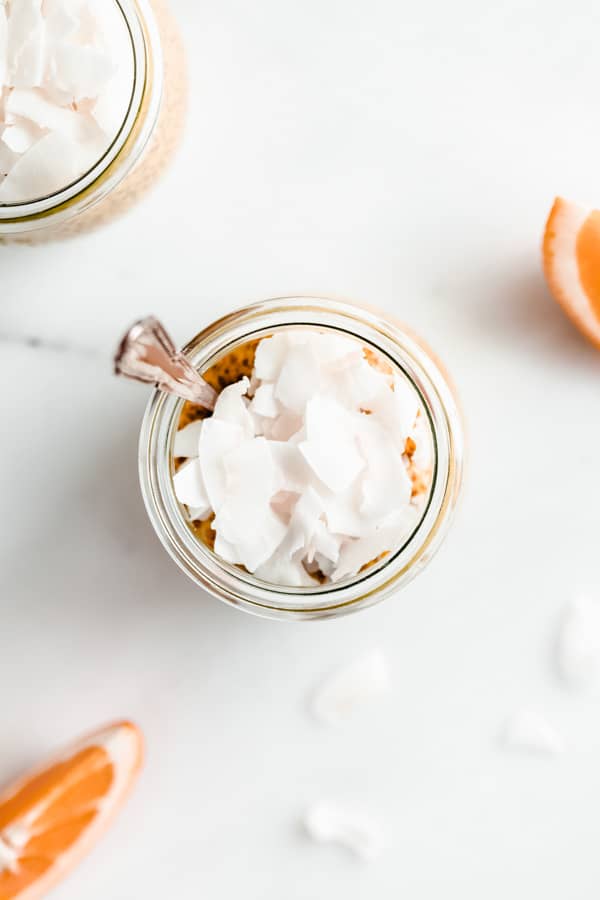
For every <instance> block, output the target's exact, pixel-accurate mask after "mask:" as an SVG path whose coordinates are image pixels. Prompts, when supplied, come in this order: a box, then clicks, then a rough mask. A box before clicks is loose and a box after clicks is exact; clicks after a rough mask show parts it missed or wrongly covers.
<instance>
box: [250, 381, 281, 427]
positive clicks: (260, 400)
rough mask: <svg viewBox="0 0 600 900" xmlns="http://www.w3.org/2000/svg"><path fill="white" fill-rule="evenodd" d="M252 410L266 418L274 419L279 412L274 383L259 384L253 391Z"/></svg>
mask: <svg viewBox="0 0 600 900" xmlns="http://www.w3.org/2000/svg"><path fill="white" fill-rule="evenodd" d="M250 406H251V409H252V412H254V413H256V415H258V416H263V417H265V418H267V419H274V418H275V416H278V415H279V413H280V412H281V407H280V405H279V403H278V402H277V400H276V399H275V385H274V384H269V383H266V384H261V385H260V387H258V388H257V389H256V391H255V393H254V397H253V398H252V403H251V405H250Z"/></svg>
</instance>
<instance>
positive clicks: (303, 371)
mask: <svg viewBox="0 0 600 900" xmlns="http://www.w3.org/2000/svg"><path fill="white" fill-rule="evenodd" d="M425 422H426V416H425V413H424V410H423V409H422V405H421V403H420V401H419V398H418V395H417V393H416V391H415V390H414V389H413V387H412V386H411V385H410V383H409V382H408V381H407V380H406V379H405V378H404V376H402V375H401V374H400V373H394V372H393V370H392V369H391V367H390V366H389V365H387V364H385V363H384V362H383V360H379V359H378V358H377V357H376V356H375V354H374V353H373V351H368V353H367V351H366V350H365V349H364V348H363V347H362V346H361V344H360V343H359V342H358V341H357V340H354V339H353V338H349V337H342V336H337V335H329V334H326V333H320V332H317V331H312V330H309V329H298V330H295V329H289V330H285V331H282V332H280V333H277V334H276V335H275V336H273V337H270V338H265V339H263V340H262V341H260V343H259V344H258V347H257V350H256V357H255V364H254V371H253V372H252V377H251V378H250V379H248V378H246V377H244V378H242V379H240V380H239V381H238V382H236V383H234V384H231V385H229V386H228V387H226V388H224V390H222V391H221V393H220V395H219V398H218V400H217V403H216V406H215V409H214V413H213V415H212V416H211V417H210V418H208V419H204V420H203V421H201V422H193V423H192V424H190V425H187V426H186V427H185V428H183V429H181V431H179V432H177V434H176V437H175V440H174V449H173V453H174V456H176V457H180V458H181V457H183V458H185V459H187V460H191V461H193V463H192V462H187V463H185V464H184V466H183V467H182V468H180V469H179V470H178V472H177V473H176V475H175V476H174V486H175V493H176V496H177V498H178V500H179V501H180V502H181V503H183V504H185V505H186V506H187V507H188V511H189V516H190V518H205V519H206V518H209V517H211V516H212V517H214V519H213V521H212V528H213V529H214V531H215V532H216V541H215V552H216V553H218V554H220V555H221V556H222V557H223V558H224V559H226V560H227V561H228V562H231V563H233V564H236V565H243V566H245V568H246V569H248V571H250V572H252V573H254V574H255V575H256V576H257V577H258V578H260V579H262V580H264V581H267V582H269V583H273V584H278V585H286V586H293V587H298V586H311V585H313V586H314V585H315V584H317V583H318V581H330V582H339V581H341V580H342V579H344V578H350V577H353V576H355V575H356V574H357V573H358V572H359V571H360V570H361V569H362V568H364V567H365V566H368V565H369V564H371V563H373V562H375V561H377V560H378V559H379V558H381V557H382V556H385V555H386V554H389V553H391V552H394V551H395V550H397V549H398V548H399V547H401V546H402V544H403V543H404V542H405V541H406V540H407V539H408V537H409V536H410V535H411V533H412V532H413V530H414V529H415V527H416V525H417V524H418V521H419V518H420V516H421V514H422V510H423V506H424V503H425V501H426V498H427V491H428V489H429V485H430V483H431V470H432V440H431V434H430V431H429V428H428V426H427V427H426V426H425V424H424V423H425ZM407 446H409V447H410V453H409V452H407ZM417 457H418V464H417V463H416V458H417Z"/></svg>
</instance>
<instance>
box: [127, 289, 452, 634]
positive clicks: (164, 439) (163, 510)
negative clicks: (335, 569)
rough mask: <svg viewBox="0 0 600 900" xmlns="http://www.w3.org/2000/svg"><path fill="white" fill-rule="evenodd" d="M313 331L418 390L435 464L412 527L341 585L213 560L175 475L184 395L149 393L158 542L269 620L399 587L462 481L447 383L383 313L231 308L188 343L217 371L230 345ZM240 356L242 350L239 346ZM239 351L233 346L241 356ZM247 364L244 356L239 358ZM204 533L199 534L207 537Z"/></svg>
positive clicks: (306, 615)
mask: <svg viewBox="0 0 600 900" xmlns="http://www.w3.org/2000/svg"><path fill="white" fill-rule="evenodd" d="M290 329H296V330H298V329H303V330H306V329H311V330H315V331H318V332H321V333H326V334H327V333H328V334H337V335H341V336H345V337H351V338H354V339H355V340H356V341H357V342H359V343H360V345H362V347H363V348H364V351H365V352H366V354H369V353H370V352H372V353H374V354H375V355H376V356H377V357H378V358H379V359H382V360H383V361H384V363H385V364H386V365H387V366H390V367H391V369H392V370H393V371H394V372H397V373H399V375H400V376H401V377H402V378H404V379H406V381H407V383H408V384H410V386H411V387H412V389H414V391H415V392H416V395H417V397H418V400H419V403H420V409H421V410H422V413H423V415H424V416H425V420H426V423H427V430H428V434H429V437H430V446H431V461H432V465H431V469H430V479H429V484H428V489H427V494H426V496H425V497H424V498H423V503H422V506H421V507H420V512H419V517H418V519H417V520H416V525H415V526H414V528H413V530H412V533H410V534H409V536H408V537H407V538H406V539H405V540H404V541H403V543H402V545H401V546H397V547H395V548H393V549H392V550H390V552H388V553H386V554H385V555H383V556H382V557H381V558H378V559H375V560H373V561H372V562H371V563H370V564H369V565H368V566H365V567H363V568H362V569H361V570H360V571H359V572H358V574H356V575H354V576H351V577H348V578H344V579H343V580H341V581H339V582H331V581H329V582H327V583H319V582H318V581H315V583H314V585H312V586H310V587H288V586H286V585H279V584H272V583H267V582H265V581H261V580H259V579H258V578H256V577H255V576H254V575H252V574H251V573H249V572H248V571H246V570H245V569H244V568H243V567H241V566H237V565H232V564H230V563H228V562H226V561H224V560H223V559H222V558H221V557H219V556H218V555H217V554H216V553H215V552H214V551H213V550H212V549H211V542H210V540H207V539H206V535H207V534H208V530H207V529H206V528H205V529H202V528H199V527H198V526H197V524H196V523H192V522H190V521H189V517H188V516H187V515H186V512H187V510H186V507H185V506H183V505H182V504H180V503H179V502H178V500H177V497H176V495H175V490H174V484H173V476H174V473H175V471H176V469H177V465H178V462H179V461H178V460H176V459H175V457H174V452H173V445H174V439H175V435H176V432H177V430H178V428H180V427H181V424H182V421H183V423H185V421H186V420H188V419H189V416H188V415H187V410H186V409H185V407H184V402H183V401H182V400H178V399H177V398H175V397H173V396H172V395H168V394H165V393H162V392H160V391H155V393H154V394H153V396H152V398H151V400H150V402H149V404H148V407H147V410H146V413H145V416H144V420H143V423H142V429H141V436H140V444H139V474H140V481H141V488H142V494H143V497H144V501H145V504H146V509H147V512H148V515H149V517H150V520H151V522H152V524H153V526H154V528H155V530H156V532H157V534H158V536H159V538H160V540H161V541H162V543H163V545H164V547H165V548H166V550H167V551H168V552H169V554H170V555H171V557H172V558H173V559H174V560H175V562H176V563H177V564H178V565H179V566H180V568H181V569H183V571H184V572H185V573H186V574H187V575H188V576H189V577H190V578H191V579H192V580H193V581H194V582H195V583H196V584H197V585H198V586H200V587H202V588H205V589H206V590H207V591H209V592H210V593H211V594H213V595H214V596H216V597H219V598H220V599H221V600H224V601H226V602H228V603H231V604H233V605H234V606H237V607H239V608H240V609H244V610H246V611H247V612H252V613H255V614H257V615H261V616H266V617H270V618H287V619H314V618H325V617H333V616H339V615H343V614H345V613H349V612H352V611H354V610H358V609H361V608H363V607H367V606H371V605H373V604H375V603H377V602H379V601H380V600H383V599H384V598H386V597H389V596H391V595H393V594H394V593H396V592H397V591H398V590H399V589H400V588H402V587H404V586H405V585H406V584H407V583H408V582H409V581H410V580H411V579H412V578H414V576H415V575H416V574H417V573H418V572H419V571H421V569H422V568H423V567H424V566H425V565H426V563H427V562H428V561H429V560H430V559H431V557H432V555H433V554H434V552H435V551H436V550H437V548H438V547H439V545H440V543H441V541H442V539H443V537H444V536H445V534H446V532H447V530H448V527H449V525H450V521H451V518H452V513H453V510H454V507H455V505H456V501H457V498H458V494H459V489H460V485H461V474H462V463H463V434H462V422H461V416H460V413H459V410H458V407H457V403H456V400H455V397H454V394H453V390H452V388H451V387H450V385H449V382H448V380H447V378H446V376H445V374H444V372H443V370H442V368H441V367H440V365H439V363H438V361H437V360H436V358H435V357H434V356H433V355H432V353H431V352H430V351H429V350H428V349H427V348H426V347H425V346H424V345H423V344H422V343H421V342H420V341H419V340H418V339H417V338H415V337H414V335H412V334H411V333H410V332H408V331H406V330H405V329H404V327H403V326H402V325H400V324H398V323H396V322H395V321H393V320H391V319H389V318H387V317H386V316H385V315H383V314H381V313H378V312H376V311H372V310H370V309H366V308H363V307H361V306H355V305H351V304H349V303H344V302H338V301H335V300H329V299H326V298H319V297H289V298H281V299H272V300H266V301H264V302H261V303H257V304H255V305H253V306H249V307H246V308H244V309H241V310H239V311H236V312H234V313H232V314H230V315H228V316H226V317H225V318H223V319H220V320H219V321H217V322H215V323H214V324H212V325H210V326H209V327H208V328H206V329H204V330H203V331H201V332H200V333H199V334H197V335H196V336H195V337H194V338H193V339H192V340H191V341H190V342H189V343H188V344H187V346H186V347H185V348H184V352H185V354H186V355H187V356H188V358H189V359H190V361H191V362H192V363H193V365H194V366H195V367H196V368H197V369H198V371H200V372H201V373H209V374H214V373H215V372H216V371H219V369H218V367H219V363H220V362H221V361H223V360H224V359H225V358H234V359H235V352H234V351H236V349H237V350H238V351H239V350H242V351H243V350H244V349H245V348H247V347H252V346H255V344H256V342H257V341H260V340H262V339H264V338H268V337H271V336H273V335H276V334H277V333H278V332H279V331H281V330H290ZM241 356H242V357H244V356H247V354H246V353H244V352H242V354H241ZM238 358H239V353H238ZM244 361H245V360H244ZM203 534H204V538H203Z"/></svg>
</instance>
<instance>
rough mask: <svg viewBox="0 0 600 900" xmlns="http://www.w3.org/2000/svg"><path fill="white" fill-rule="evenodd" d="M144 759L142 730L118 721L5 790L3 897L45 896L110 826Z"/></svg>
mask: <svg viewBox="0 0 600 900" xmlns="http://www.w3.org/2000/svg"><path fill="white" fill-rule="evenodd" d="M141 759H142V737H141V734H140V732H139V730H138V729H137V728H136V727H135V725H132V724H130V723H129V722H117V723H116V724H114V725H110V726H108V727H106V728H103V729H102V730H100V731H97V732H95V733H94V734H91V735H89V736H87V737H85V738H83V739H82V740H81V741H79V742H78V743H76V744H74V745H72V746H71V747H68V748H67V749H66V750H64V751H63V752H62V753H60V754H59V755H58V756H57V757H54V758H53V759H51V760H49V761H48V762H47V763H46V764H45V765H44V766H42V767H41V768H39V769H36V770H34V771H33V772H29V773H28V774H27V775H25V777H23V778H20V779H19V780H18V781H16V782H14V783H13V784H11V785H9V787H8V788H7V789H6V790H5V791H4V792H2V793H0V900H14V898H19V900H36V898H38V897H44V896H45V895H46V892H47V891H48V890H49V889H50V888H51V887H52V886H53V885H54V884H55V883H56V882H57V881H59V880H60V879H61V878H63V876H64V875H65V874H66V873H67V872H68V871H69V870H70V869H72V868H73V866H74V865H75V864H76V863H77V862H79V860H80V859H81V857H82V856H83V855H84V854H85V853H86V852H87V851H88V850H89V849H90V848H91V847H92V845H93V844H94V843H95V842H96V840H97V838H98V837H99V836H100V834H102V832H103V831H104V830H105V829H106V827H107V826H108V825H109V823H110V821H111V820H112V818H113V816H114V814H115V813H116V812H117V810H118V809H119V808H120V806H121V804H122V803H123V800H124V799H125V797H126V795H127V793H128V792H129V789H130V788H131V786H132V784H133V781H134V779H135V775H136V773H137V771H138V770H139V768H140V763H141Z"/></svg>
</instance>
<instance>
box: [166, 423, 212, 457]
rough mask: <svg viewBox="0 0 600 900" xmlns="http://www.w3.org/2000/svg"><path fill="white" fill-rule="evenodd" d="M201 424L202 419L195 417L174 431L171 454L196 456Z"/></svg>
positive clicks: (198, 449) (198, 447)
mask: <svg viewBox="0 0 600 900" xmlns="http://www.w3.org/2000/svg"><path fill="white" fill-rule="evenodd" d="M203 424H204V422H203V420H202V419H197V420H196V421H195V422H190V424H189V425H186V426H185V427H184V428H180V429H179V431H177V432H176V434H175V440H174V441H173V456H187V457H188V458H190V459H191V458H193V457H195V456H198V453H199V452H200V434H201V432H202V425H203Z"/></svg>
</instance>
